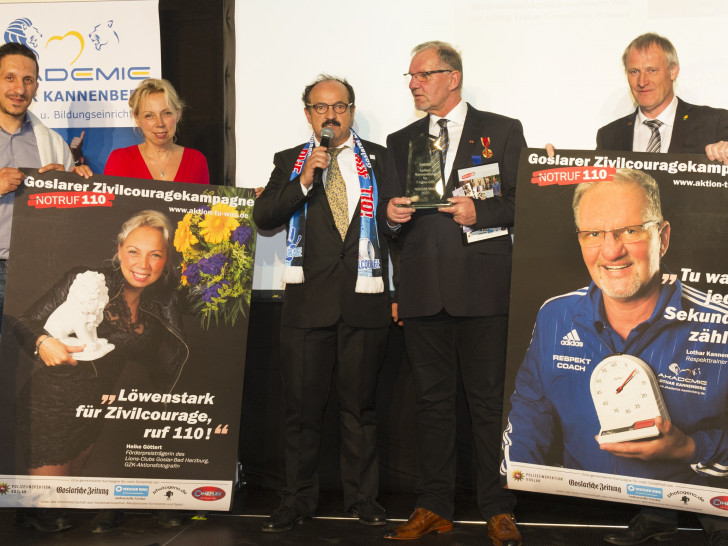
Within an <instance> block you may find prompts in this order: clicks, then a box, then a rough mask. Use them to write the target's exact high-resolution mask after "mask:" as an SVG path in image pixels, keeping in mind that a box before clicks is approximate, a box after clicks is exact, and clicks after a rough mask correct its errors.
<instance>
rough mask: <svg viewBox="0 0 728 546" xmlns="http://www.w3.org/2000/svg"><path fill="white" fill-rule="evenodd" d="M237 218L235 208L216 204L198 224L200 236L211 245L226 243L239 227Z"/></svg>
mask: <svg viewBox="0 0 728 546" xmlns="http://www.w3.org/2000/svg"><path fill="white" fill-rule="evenodd" d="M237 218H238V211H237V210H236V209H235V208H233V207H231V206H230V205H225V204H223V203H218V204H217V205H215V206H214V207H212V210H211V211H210V212H208V213H207V214H205V219H204V220H203V221H202V222H200V235H202V236H203V237H204V238H205V241H207V242H208V243H210V244H213V245H215V244H217V243H221V242H223V241H226V240H228V239H230V234H231V233H232V232H233V231H235V230H236V229H237V227H238V226H239V225H240V223H239V222H238V220H237Z"/></svg>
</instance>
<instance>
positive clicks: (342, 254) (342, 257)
mask: <svg viewBox="0 0 728 546" xmlns="http://www.w3.org/2000/svg"><path fill="white" fill-rule="evenodd" d="M339 257H340V258H341V259H342V260H343V259H344V253H343V252H342V253H341V254H339Z"/></svg>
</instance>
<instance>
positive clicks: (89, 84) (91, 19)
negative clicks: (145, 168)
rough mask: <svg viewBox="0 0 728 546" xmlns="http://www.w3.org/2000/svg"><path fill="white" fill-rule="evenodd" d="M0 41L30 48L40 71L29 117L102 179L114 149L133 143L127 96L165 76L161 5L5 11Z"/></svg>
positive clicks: (145, 0)
mask: <svg viewBox="0 0 728 546" xmlns="http://www.w3.org/2000/svg"><path fill="white" fill-rule="evenodd" d="M0 33H1V34H0V39H1V40H0V42H1V43H9V42H15V43H21V44H24V45H26V46H28V47H29V48H30V49H32V50H33V51H34V52H35V54H36V55H37V56H38V64H39V65H40V74H39V88H38V93H37V95H36V98H35V101H34V103H33V105H32V106H31V110H32V111H33V113H34V114H36V115H37V116H38V117H39V118H40V119H41V120H42V121H43V123H44V124H45V125H46V126H47V127H50V128H52V129H55V130H56V131H58V132H59V133H60V134H61V136H63V138H64V139H65V140H66V141H67V142H68V143H69V144H70V143H71V141H72V139H73V138H74V137H80V136H81V134H82V132H83V134H84V138H83V152H84V155H85V157H86V159H87V160H88V164H89V165H90V167H91V169H92V170H93V171H94V172H103V170H104V164H105V163H106V158H107V157H108V155H109V153H110V152H111V150H114V149H116V148H122V147H124V146H129V145H131V144H136V142H137V138H136V137H135V135H134V133H133V130H132V127H134V119H133V118H132V116H131V112H130V110H129V96H130V95H131V93H132V91H134V89H135V88H136V86H137V85H138V84H139V82H140V81H141V80H144V79H146V78H150V77H154V78H157V77H159V76H160V74H161V73H162V66H161V53H160V45H159V44H160V40H159V13H158V7H157V0H135V1H125V2H48V3H42V2H38V3H35V2H30V3H29V2H22V3H17V4H3V9H2V13H1V14H0Z"/></svg>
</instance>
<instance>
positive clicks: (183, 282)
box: [180, 262, 189, 286]
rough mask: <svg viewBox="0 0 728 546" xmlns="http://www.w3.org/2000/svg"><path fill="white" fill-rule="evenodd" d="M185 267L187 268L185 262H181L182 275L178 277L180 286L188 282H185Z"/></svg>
mask: <svg viewBox="0 0 728 546" xmlns="http://www.w3.org/2000/svg"><path fill="white" fill-rule="evenodd" d="M186 269H187V264H186V263H185V262H182V276H181V277H180V281H181V284H182V286H187V285H188V284H189V283H188V282H187V276H186V275H185V270H186Z"/></svg>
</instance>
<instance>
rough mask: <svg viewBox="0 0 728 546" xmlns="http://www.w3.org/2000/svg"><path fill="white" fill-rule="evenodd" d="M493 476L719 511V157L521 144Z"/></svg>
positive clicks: (727, 175) (727, 444)
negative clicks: (498, 449) (498, 456)
mask: <svg viewBox="0 0 728 546" xmlns="http://www.w3.org/2000/svg"><path fill="white" fill-rule="evenodd" d="M518 176H519V178H518V202H517V210H516V223H515V242H514V255H513V276H512V288H511V294H512V299H511V315H510V324H509V340H508V366H507V381H506V393H505V394H506V396H505V408H504V429H505V431H504V434H503V450H504V464H503V467H502V473H503V475H504V478H506V479H507V482H508V486H509V487H512V488H514V489H526V490H531V491H544V492H549V493H557V494H563V495H573V496H583V497H592V498H599V499H605V500H614V501H620V502H627V503H634V504H643V505H651V506H661V507H670V508H680V509H684V510H692V511H696V512H701V513H707V514H713V515H719V516H720V515H728V512H726V510H727V509H728V496H726V495H725V491H726V485H727V484H728V428H727V427H728V412H727V409H728V374H727V373H726V371H727V370H728V326H727V325H728V290H727V289H726V284H728V260H727V258H726V256H727V254H726V252H725V249H724V246H725V243H724V241H725V235H726V229H727V228H726V226H728V166H726V165H723V164H720V163H715V162H711V161H709V160H708V159H707V158H706V157H705V156H701V155H687V154H641V153H632V152H602V151H598V152H593V151H589V152H584V151H571V150H566V151H560V153H558V154H557V155H556V156H555V157H551V158H549V157H548V156H547V155H546V152H545V151H544V150H533V149H531V150H526V151H524V152H523V154H522V156H521V162H520V165H519V173H518Z"/></svg>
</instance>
